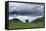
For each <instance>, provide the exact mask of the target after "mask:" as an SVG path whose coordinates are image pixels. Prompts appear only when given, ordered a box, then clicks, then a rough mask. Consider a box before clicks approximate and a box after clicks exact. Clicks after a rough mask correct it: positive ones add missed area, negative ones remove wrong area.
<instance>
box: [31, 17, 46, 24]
mask: <svg viewBox="0 0 46 31" xmlns="http://www.w3.org/2000/svg"><path fill="white" fill-rule="evenodd" d="M42 21H43V22H45V17H42V18H37V19H35V20H33V21H32V22H31V23H37V22H42Z"/></svg>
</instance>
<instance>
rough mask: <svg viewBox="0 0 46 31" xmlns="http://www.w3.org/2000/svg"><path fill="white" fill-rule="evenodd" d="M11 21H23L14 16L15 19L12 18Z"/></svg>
mask: <svg viewBox="0 0 46 31" xmlns="http://www.w3.org/2000/svg"><path fill="white" fill-rule="evenodd" d="M10 21H14V22H22V21H21V20H19V19H18V18H14V19H12V20H10Z"/></svg>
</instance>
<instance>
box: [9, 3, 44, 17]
mask: <svg viewBox="0 0 46 31" xmlns="http://www.w3.org/2000/svg"><path fill="white" fill-rule="evenodd" d="M11 14H12V15H13V14H16V15H29V16H42V15H44V5H42V4H40V5H38V4H24V3H9V15H11Z"/></svg>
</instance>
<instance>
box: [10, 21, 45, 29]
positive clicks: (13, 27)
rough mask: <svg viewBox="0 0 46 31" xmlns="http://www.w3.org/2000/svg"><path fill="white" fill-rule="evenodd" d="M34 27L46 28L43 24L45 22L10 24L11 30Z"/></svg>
mask: <svg viewBox="0 0 46 31" xmlns="http://www.w3.org/2000/svg"><path fill="white" fill-rule="evenodd" d="M33 27H44V24H43V22H38V23H19V22H18V23H17V22H11V23H9V29H19V28H33Z"/></svg>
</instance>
